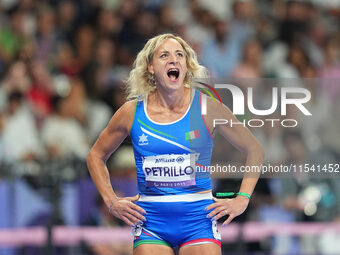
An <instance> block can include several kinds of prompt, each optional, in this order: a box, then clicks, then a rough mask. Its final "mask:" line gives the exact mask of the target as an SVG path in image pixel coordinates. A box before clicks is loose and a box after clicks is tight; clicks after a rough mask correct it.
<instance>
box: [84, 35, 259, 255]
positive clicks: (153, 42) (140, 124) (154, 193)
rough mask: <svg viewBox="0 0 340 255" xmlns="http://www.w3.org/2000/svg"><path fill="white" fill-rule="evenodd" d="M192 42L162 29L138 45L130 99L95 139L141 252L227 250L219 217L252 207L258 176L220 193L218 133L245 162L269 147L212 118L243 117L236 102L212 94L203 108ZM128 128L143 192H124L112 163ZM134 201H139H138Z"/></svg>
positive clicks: (101, 173)
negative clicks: (214, 167) (214, 184)
mask: <svg viewBox="0 0 340 255" xmlns="http://www.w3.org/2000/svg"><path fill="white" fill-rule="evenodd" d="M205 73H206V71H205V68H204V67H202V66H200V65H199V64H198V61H197V57H196V54H195V52H194V51H193V50H192V48H191V47H190V46H189V45H188V44H187V43H186V42H185V41H184V40H183V39H182V38H180V37H177V36H174V35H172V34H163V35H159V36H156V37H154V38H152V39H150V40H149V41H148V42H147V43H146V45H145V46H144V48H143V49H142V50H141V52H139V54H138V56H137V58H136V61H135V63H134V68H133V70H132V71H131V73H130V76H129V79H128V81H127V85H128V93H129V95H128V99H130V100H129V101H127V102H126V103H125V104H124V105H123V106H122V107H121V108H120V109H119V110H118V111H117V112H116V113H115V114H114V116H113V117H112V119H111V121H110V122H109V124H108V126H107V127H106V128H105V129H104V130H103V132H102V133H101V134H100V136H99V138H98V140H97V141H96V143H95V144H94V146H93V147H92V149H91V151H90V153H89V155H88V158H87V164H88V168H89V171H90V174H91V176H92V179H93V181H94V183H95V185H96V187H97V189H98V191H99V193H100V194H101V196H102V198H103V199H104V202H105V203H106V205H107V206H108V208H109V210H110V212H111V213H112V214H113V215H114V216H116V217H117V218H119V219H122V220H123V221H124V222H126V223H127V224H128V225H130V226H132V231H133V235H134V254H135V255H149V254H162V255H172V254H175V251H176V250H177V251H178V253H179V254H180V255H189V254H195V255H207V254H212V255H218V254H221V237H220V235H219V233H218V230H217V227H216V221H217V220H218V219H219V218H221V217H223V216H225V215H227V214H228V215H229V217H228V219H227V220H226V221H225V222H224V224H228V223H229V222H230V221H231V220H232V219H233V218H235V217H236V216H238V215H240V214H241V213H243V212H244V210H245V209H246V208H247V206H248V203H249V198H250V195H251V194H252V192H253V190H254V187H255V185H256V182H257V179H258V177H254V176H251V177H250V176H247V175H245V176H244V177H243V179H242V183H241V186H240V190H239V192H238V193H237V194H238V195H237V196H236V197H235V198H233V199H216V198H214V197H213V196H212V193H211V180H210V174H209V172H208V171H205V169H206V167H207V166H209V164H210V158H211V153H212V148H213V134H214V133H215V132H220V133H221V134H222V135H223V136H224V137H225V138H226V140H228V141H229V142H230V143H232V144H233V145H234V146H235V147H236V148H237V149H239V150H241V151H242V152H244V153H245V154H246V165H249V166H253V165H255V166H260V165H261V164H262V161H263V157H264V153H263V149H262V147H261V146H260V145H259V143H258V142H257V140H256V139H255V138H254V137H253V135H252V134H251V133H250V132H249V131H248V129H247V128H245V127H243V126H242V125H234V126H233V127H230V126H228V125H218V126H216V127H214V126H213V120H214V119H216V118H219V119H232V120H233V121H234V122H236V118H235V117H234V116H233V114H232V113H231V112H230V110H229V109H228V108H227V107H225V106H223V105H220V104H215V103H213V101H212V100H210V99H208V100H207V114H206V115H204V116H203V115H202V114H201V93H200V92H199V91H198V90H195V89H193V88H191V87H190V79H191V78H195V77H203V76H204V75H205ZM127 135H130V136H131V139H132V144H133V149H134V154H135V161H136V168H137V181H138V191H139V194H138V195H136V196H135V197H117V196H116V194H115V193H114V191H113V188H112V186H111V183H110V178H109V173H108V170H107V167H106V165H105V163H106V160H107V159H108V158H109V156H110V155H111V154H112V153H113V152H114V151H115V150H116V149H117V148H118V147H119V145H120V144H121V142H122V141H123V140H124V139H125V138H126V136H127ZM134 202H135V203H134Z"/></svg>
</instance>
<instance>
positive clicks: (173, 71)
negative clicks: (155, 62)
mask: <svg viewBox="0 0 340 255" xmlns="http://www.w3.org/2000/svg"><path fill="white" fill-rule="evenodd" d="M167 75H168V77H169V78H170V80H171V81H177V80H178V77H179V69H178V68H170V69H169V70H168V72H167Z"/></svg>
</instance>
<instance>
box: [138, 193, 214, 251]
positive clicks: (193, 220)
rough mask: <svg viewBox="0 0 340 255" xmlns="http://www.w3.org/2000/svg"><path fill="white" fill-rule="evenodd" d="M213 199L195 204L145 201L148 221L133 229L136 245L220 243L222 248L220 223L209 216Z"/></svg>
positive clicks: (178, 245)
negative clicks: (208, 207) (209, 208)
mask: <svg viewBox="0 0 340 255" xmlns="http://www.w3.org/2000/svg"><path fill="white" fill-rule="evenodd" d="M212 203H214V201H213V200H212V199H205V200H199V201H194V202H141V201H138V202H137V204H138V205H139V206H141V207H142V208H143V209H144V210H145V211H146V213H147V214H146V215H145V217H146V221H145V222H144V223H143V224H142V225H137V226H134V227H133V228H132V234H133V236H134V245H133V247H134V248H136V247H137V246H138V245H141V244H162V245H166V246H170V247H172V248H176V247H182V246H184V245H194V244H204V243H216V244H218V245H219V246H221V236H220V234H219V233H218V230H217V226H216V221H211V219H210V218H207V215H208V213H209V212H211V211H212V210H209V211H206V210H205V208H206V207H207V206H208V205H210V204H212Z"/></svg>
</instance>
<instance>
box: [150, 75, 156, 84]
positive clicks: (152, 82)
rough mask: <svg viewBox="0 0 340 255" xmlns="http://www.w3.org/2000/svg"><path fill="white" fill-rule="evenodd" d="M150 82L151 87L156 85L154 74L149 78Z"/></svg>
mask: <svg viewBox="0 0 340 255" xmlns="http://www.w3.org/2000/svg"><path fill="white" fill-rule="evenodd" d="M150 82H151V84H152V85H154V86H155V85H156V79H155V75H154V74H151V77H150Z"/></svg>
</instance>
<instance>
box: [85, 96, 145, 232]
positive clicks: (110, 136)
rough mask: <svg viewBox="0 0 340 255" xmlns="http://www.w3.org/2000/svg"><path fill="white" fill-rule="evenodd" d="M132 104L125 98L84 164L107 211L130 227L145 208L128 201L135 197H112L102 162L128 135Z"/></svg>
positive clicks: (133, 199) (111, 189)
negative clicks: (107, 208)
mask: <svg viewBox="0 0 340 255" xmlns="http://www.w3.org/2000/svg"><path fill="white" fill-rule="evenodd" d="M135 105H136V101H129V102H126V103H125V104H124V105H123V106H122V107H121V108H119V110H118V111H117V112H116V113H115V114H114V115H113V117H112V119H111V120H110V122H109V124H108V125H107V127H106V128H105V129H104V130H103V131H102V133H101V134H100V136H99V137H98V139H97V141H96V142H95V144H94V145H93V147H92V148H91V150H90V152H89V155H88V156H87V167H88V169H89V172H90V174H91V177H92V180H93V182H94V183H95V185H96V187H97V189H98V191H99V193H100V195H101V196H102V198H103V200H104V202H105V204H106V205H107V207H110V212H111V213H112V214H113V215H114V216H116V217H117V218H120V219H122V220H123V221H125V222H126V223H127V224H128V225H130V226H132V225H133V224H136V223H138V222H139V221H140V220H144V216H143V215H142V214H141V213H144V214H145V211H144V210H143V208H141V207H140V206H138V205H135V204H134V203H132V201H135V200H137V197H133V198H119V197H117V196H116V194H115V193H114V191H113V188H112V186H111V182H110V175H109V171H108V169H107V167H106V161H107V159H108V158H109V157H110V155H111V154H112V153H113V152H114V151H115V150H116V149H117V148H118V147H119V145H120V144H121V143H122V142H123V141H124V139H125V138H126V136H127V135H128V134H129V130H130V127H131V125H132V122H133V118H134V110H135Z"/></svg>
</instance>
